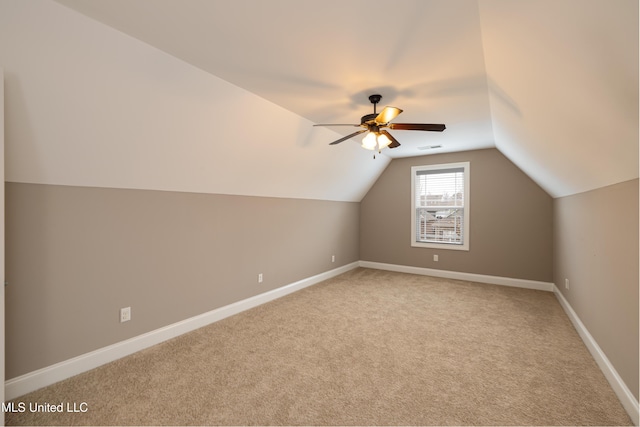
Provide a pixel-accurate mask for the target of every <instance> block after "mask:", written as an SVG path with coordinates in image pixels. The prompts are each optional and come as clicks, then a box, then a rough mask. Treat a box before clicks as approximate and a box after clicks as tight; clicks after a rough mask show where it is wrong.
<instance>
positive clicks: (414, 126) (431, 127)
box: [389, 123, 447, 132]
mask: <svg viewBox="0 0 640 427" xmlns="http://www.w3.org/2000/svg"><path fill="white" fill-rule="evenodd" d="M446 128H447V127H446V126H445V125H442V124H430V123H391V124H390V125H389V129H397V130H426V131H431V132H442V131H443V130H445V129H446Z"/></svg>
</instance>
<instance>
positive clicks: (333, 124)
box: [314, 123, 360, 127]
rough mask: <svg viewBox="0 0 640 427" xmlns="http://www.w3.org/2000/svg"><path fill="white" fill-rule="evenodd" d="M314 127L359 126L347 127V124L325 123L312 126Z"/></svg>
mask: <svg viewBox="0 0 640 427" xmlns="http://www.w3.org/2000/svg"><path fill="white" fill-rule="evenodd" d="M314 126H355V127H358V126H360V125H348V124H344V123H325V124H319V125H314Z"/></svg>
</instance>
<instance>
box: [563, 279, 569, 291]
mask: <svg viewBox="0 0 640 427" xmlns="http://www.w3.org/2000/svg"><path fill="white" fill-rule="evenodd" d="M564 288H565V289H569V279H564Z"/></svg>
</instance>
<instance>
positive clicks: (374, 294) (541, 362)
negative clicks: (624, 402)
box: [6, 268, 631, 425]
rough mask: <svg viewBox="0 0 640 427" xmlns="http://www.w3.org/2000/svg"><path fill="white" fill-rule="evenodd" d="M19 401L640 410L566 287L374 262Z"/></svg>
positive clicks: (28, 420) (44, 417)
mask: <svg viewBox="0 0 640 427" xmlns="http://www.w3.org/2000/svg"><path fill="white" fill-rule="evenodd" d="M15 401H16V402H25V403H26V405H27V411H26V412H25V413H21V414H20V413H18V414H6V422H7V424H8V425H19V424H29V425H43V424H47V425H256V424H257V425H630V424H631V422H630V420H629V418H628V416H627V415H626V413H625V411H624V409H623V408H622V406H621V404H620V402H619V401H618V399H617V398H616V396H615V394H614V393H613V391H612V389H611V388H610V386H609V385H608V383H607V381H606V380H605V378H604V376H603V374H602V372H601V371H600V370H599V368H598V367H597V365H596V363H595V361H594V360H593V359H592V357H591V356H590V354H589V352H588V351H587V349H586V347H585V346H584V344H583V343H582V341H581V340H580V338H579V336H578V334H577V332H576V331H575V329H574V328H573V326H572V325H571V323H570V322H569V319H568V318H567V317H566V315H565V314H564V312H563V310H562V308H561V307H560V305H559V304H558V302H557V301H556V298H555V296H554V295H553V294H552V293H548V292H542V291H533V290H525V289H516V288H508V287H501V286H494V285H485V284H476V283H470V282H463V281H455V280H447V279H438V278H433V277H426V276H415V275H410V274H402V273H391V272H384V271H377V270H370V269H362V268H359V269H356V270H353V271H350V272H348V273H346V274H343V275H341V276H339V277H336V278H334V279H331V280H328V281H326V282H323V283H321V284H318V285H315V286H313V287H310V288H307V289H304V290H302V291H299V292H296V293H294V294H291V295H289V296H287V297H284V298H281V299H279V300H276V301H273V302H270V303H268V304H265V305H263V306H260V307H257V308H255V309H252V310H249V311H246V312H244V313H241V314H238V315H236V316H233V317H230V318H227V319H225V320H222V321H220V322H218V323H215V324H212V325H209V326H207V327H205V328H202V329H199V330H197V331H194V332H192V333H189V334H186V335H183V336H181V337H178V338H176V339H173V340H171V341H168V342H166V343H163V344H160V345H157V346H154V347H152V348H149V349H147V350H144V351H142V352H139V353H137V354H134V355H131V356H129V357H126V358H123V359H120V360H118V361H115V362H113V363H110V364H108V365H105V366H103V367H100V368H98V369H95V370H93V371H90V372H87V373H84V374H81V375H78V376H76V377H73V378H70V379H68V380H65V381H62V382H60V383H58V384H55V385H52V386H50V387H47V388H44V389H41V390H38V391H36V392H33V393H30V394H28V395H26V396H23V397H21V398H18V399H16V400H15ZM29 402H39V403H44V402H48V403H54V404H57V403H60V402H65V404H66V402H71V403H72V404H73V403H76V404H80V403H81V402H86V404H87V409H88V410H87V412H85V413H31V412H30V411H29V410H28V404H29Z"/></svg>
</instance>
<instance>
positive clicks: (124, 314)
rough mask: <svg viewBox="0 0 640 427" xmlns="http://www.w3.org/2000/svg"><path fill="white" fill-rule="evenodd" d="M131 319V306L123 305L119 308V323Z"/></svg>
mask: <svg viewBox="0 0 640 427" xmlns="http://www.w3.org/2000/svg"><path fill="white" fill-rule="evenodd" d="M129 320H131V307H125V308H121V309H120V323H122V322H128V321H129Z"/></svg>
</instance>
